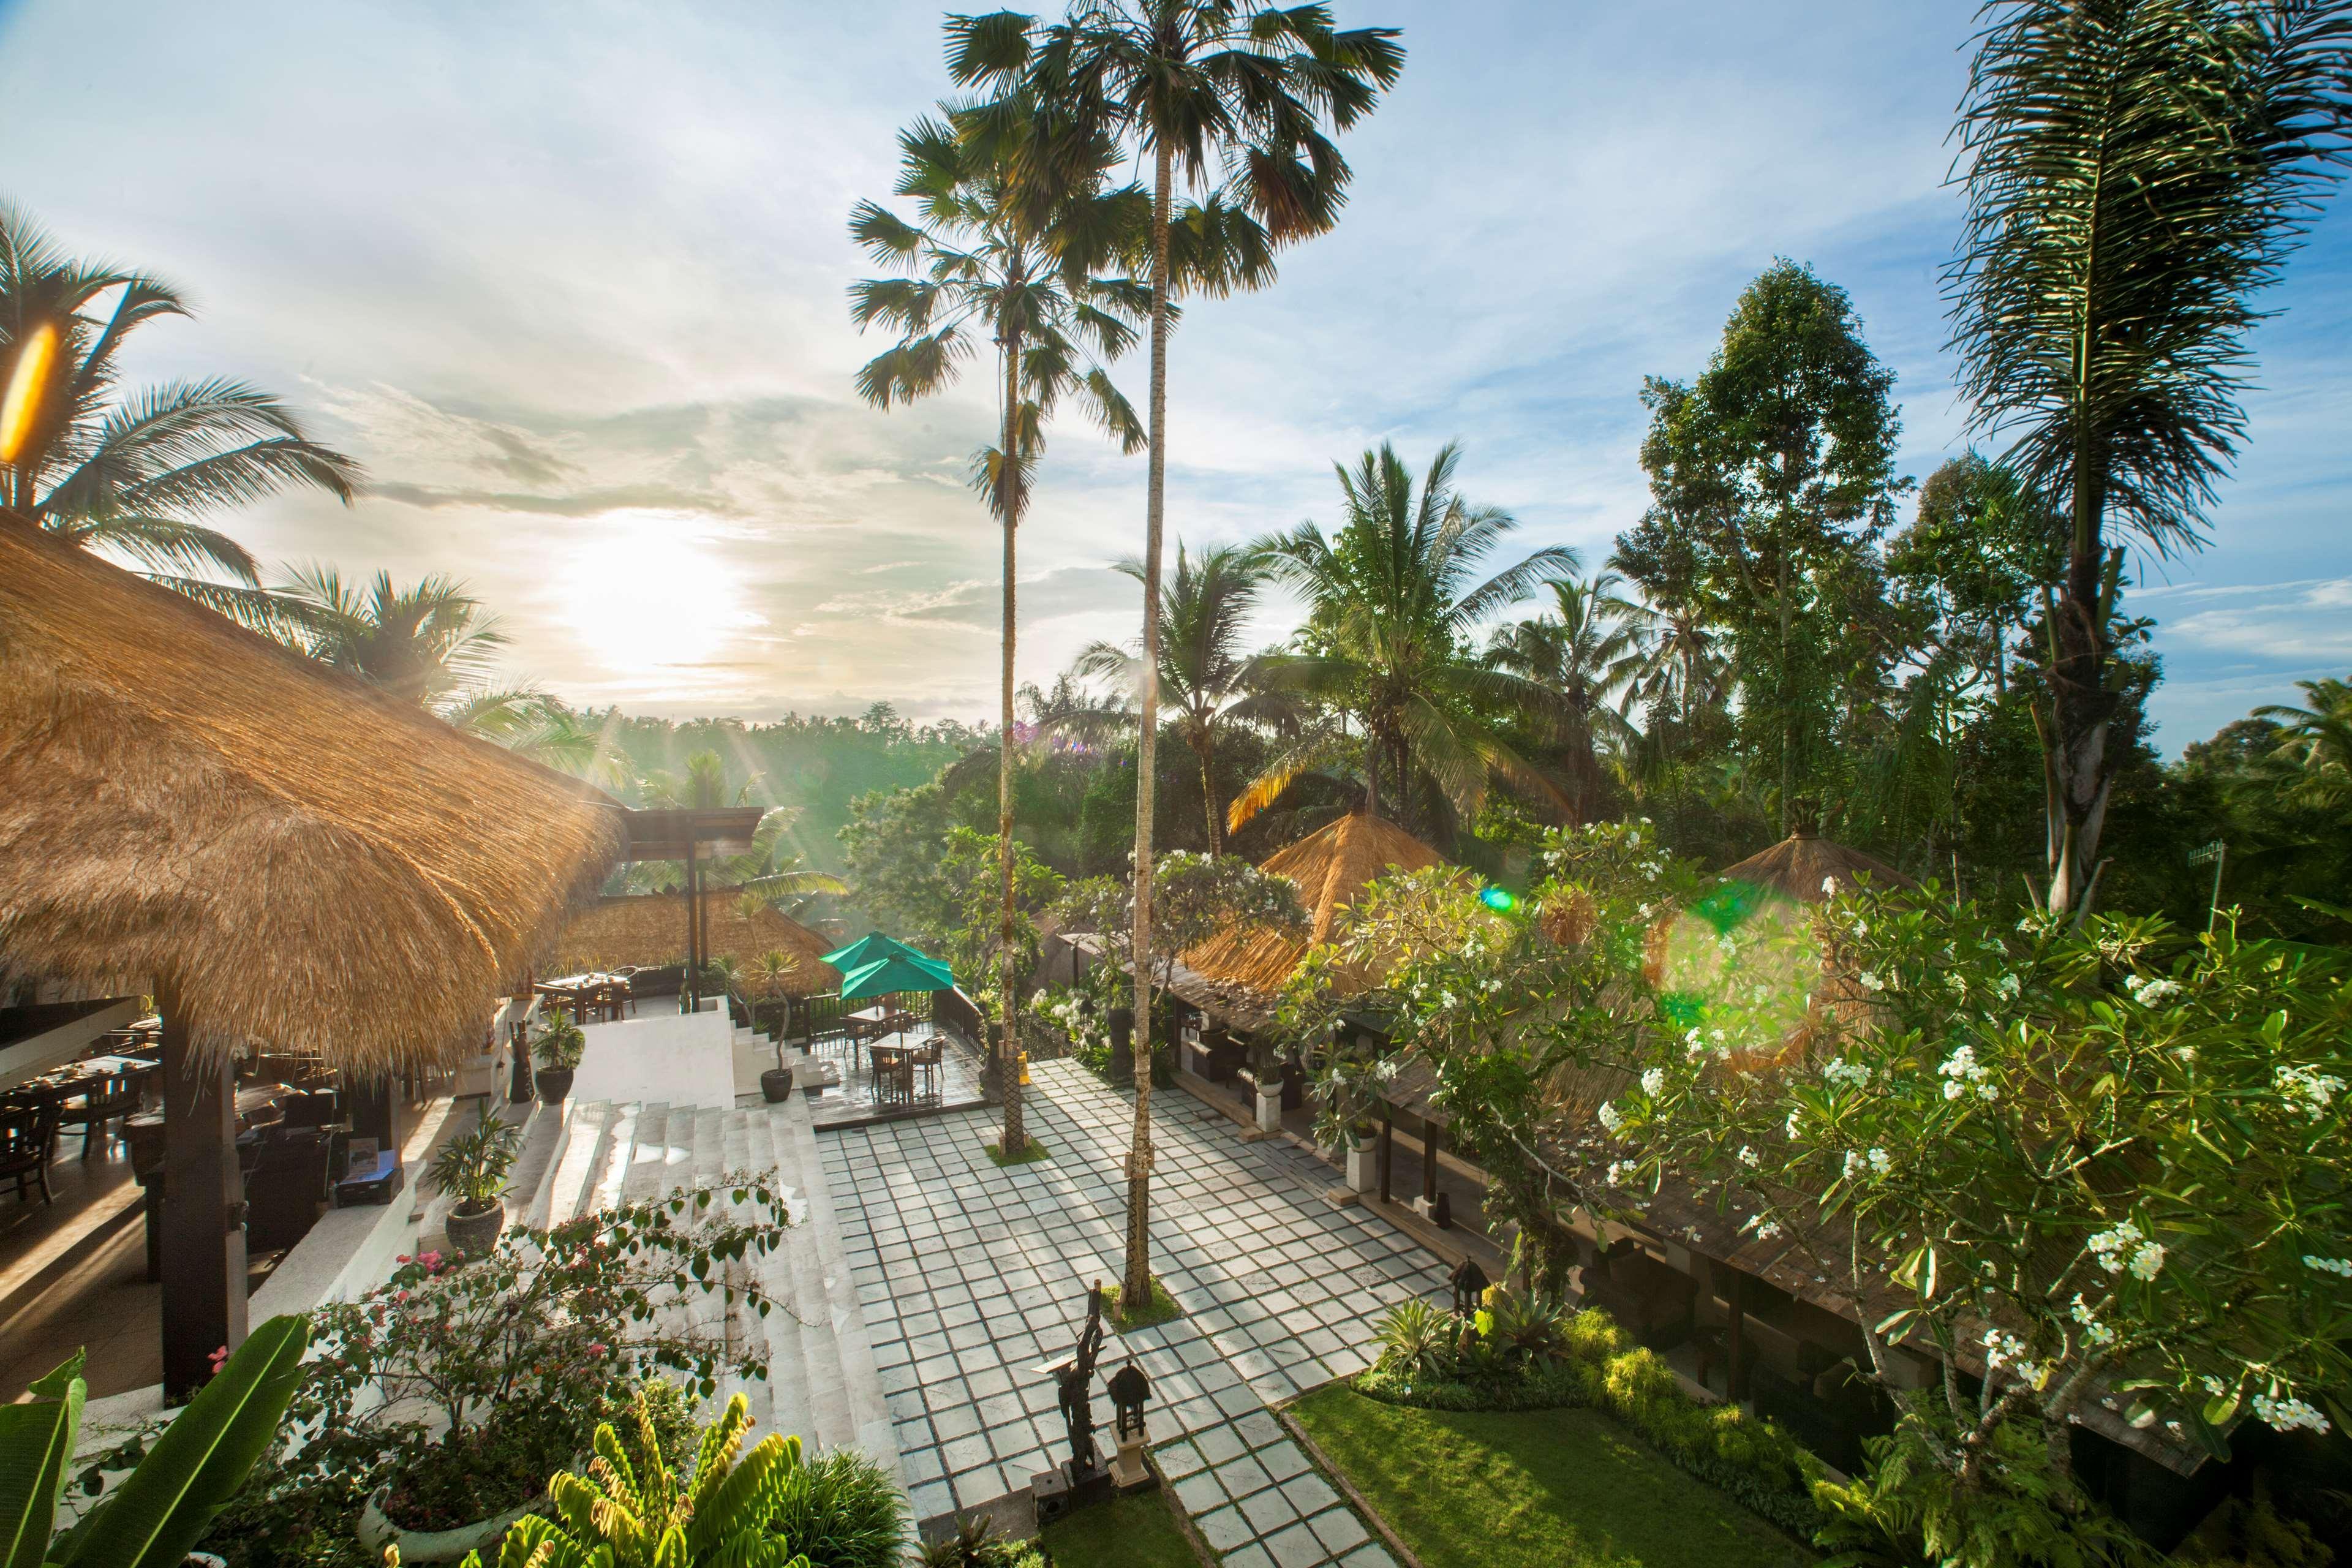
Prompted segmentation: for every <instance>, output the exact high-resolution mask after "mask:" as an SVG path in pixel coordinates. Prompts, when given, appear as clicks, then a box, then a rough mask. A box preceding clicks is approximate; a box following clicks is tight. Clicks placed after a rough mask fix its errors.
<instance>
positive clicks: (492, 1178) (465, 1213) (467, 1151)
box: [425, 1100, 522, 1253]
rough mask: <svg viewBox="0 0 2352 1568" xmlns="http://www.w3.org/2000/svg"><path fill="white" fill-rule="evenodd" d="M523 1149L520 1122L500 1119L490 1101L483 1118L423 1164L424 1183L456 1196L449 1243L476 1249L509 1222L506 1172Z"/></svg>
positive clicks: (483, 1246) (484, 1246)
mask: <svg viewBox="0 0 2352 1568" xmlns="http://www.w3.org/2000/svg"><path fill="white" fill-rule="evenodd" d="M521 1152H522V1124H521V1123H520V1122H519V1121H499V1119H498V1118H497V1117H495V1116H492V1115H491V1114H490V1107H489V1102H488V1100H485V1101H483V1102H482V1106H481V1118H480V1120H479V1121H476V1122H475V1123H474V1125H473V1126H472V1127H470V1128H468V1129H467V1130H466V1131H463V1132H460V1133H458V1134H457V1136H456V1137H454V1138H452V1139H450V1140H449V1141H448V1142H446V1143H444V1144H442V1145H441V1148H440V1151H439V1152H437V1153H436V1154H435V1155H434V1156H433V1159H432V1163H429V1164H427V1165H426V1166H425V1187H426V1188H427V1189H428V1190H429V1191H431V1192H434V1193H436V1194H440V1195H441V1196H443V1197H446V1198H455V1199H457V1204H456V1206H454V1207H452V1208H451V1209H450V1211H449V1216H448V1228H449V1245H450V1246H451V1247H455V1248H457V1250H458V1251H460V1252H467V1253H478V1252H481V1251H484V1250H485V1249H487V1248H488V1247H489V1245H490V1243H492V1242H494V1241H496V1240H497V1239H498V1238H499V1230H500V1229H501V1228H502V1227H503V1226H505V1225H506V1222H507V1211H506V1205H504V1204H503V1203H501V1202H500V1201H499V1200H500V1199H502V1198H504V1197H505V1196H506V1191H507V1173H508V1172H509V1171H511V1170H513V1169H514V1163H515V1160H516V1158H517V1156H519V1155H520V1153H521Z"/></svg>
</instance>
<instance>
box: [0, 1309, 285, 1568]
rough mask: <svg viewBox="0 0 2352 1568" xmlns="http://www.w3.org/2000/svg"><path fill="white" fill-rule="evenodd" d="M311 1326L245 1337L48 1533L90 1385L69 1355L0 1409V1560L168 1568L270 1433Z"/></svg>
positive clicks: (273, 1324)
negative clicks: (94, 1495) (83, 1505)
mask: <svg viewBox="0 0 2352 1568" xmlns="http://www.w3.org/2000/svg"><path fill="white" fill-rule="evenodd" d="M309 1348H310V1323H309V1322H308V1321H306V1320H304V1319H302V1318H299V1317H293V1316H287V1317H278V1318H272V1319H270V1320H269V1321H268V1322H266V1323H264V1324H262V1325H261V1326H260V1327H258V1328H257V1329H255V1330H254V1331H252V1333H250V1334H248V1335H247V1336H246V1341H245V1342H244V1343H243V1344H241V1345H239V1346H238V1347H237V1348H236V1351H235V1352H232V1353H230V1354H228V1355H227V1356H226V1358H225V1359H224V1361H223V1362H222V1364H221V1367H220V1370H219V1371H218V1372H216V1373H214V1374H213V1378H212V1381H211V1382H209V1383H207V1384H205V1386H204V1388H203V1389H202V1390H201V1391H199V1392H198V1394H196V1396H195V1398H194V1400H192V1401H191V1402H190V1403H189V1404H188V1406H187V1408H185V1409H184V1410H183V1411H181V1412H180V1413H179V1415H177V1416H175V1417H174V1418H173V1421H172V1423H171V1424H170V1425H169V1426H166V1427H164V1428H163V1433H162V1435H161V1436H158V1437H157V1438H156V1439H155V1440H154V1443H153V1445H152V1447H147V1448H145V1449H144V1450H143V1452H142V1454H141V1456H140V1457H139V1458H138V1460H137V1462H136V1464H135V1465H134V1466H133V1468H131V1473H130V1474H129V1475H128V1476H126V1477H125V1478H124V1479H123V1480H122V1481H121V1484H120V1485H119V1486H117V1487H116V1488H115V1489H114V1490H113V1491H112V1492H110V1493H109V1494H108V1495H107V1496H106V1497H105V1498H104V1499H102V1500H100V1501H99V1503H98V1504H97V1505H96V1506H95V1507H93V1508H91V1509H90V1510H89V1511H88V1512H87V1513H85V1514H83V1515H82V1516H81V1518H80V1519H79V1520H78V1521H76V1522H75V1523H74V1524H73V1525H72V1527H71V1528H69V1529H68V1530H67V1531H64V1532H63V1533H61V1534H55V1535H53V1534H52V1531H54V1529H55V1526H56V1522H57V1511H58V1503H59V1502H60V1500H62V1499H63V1497H64V1494H65V1485H66V1478H67V1474H68V1471H69V1470H70V1469H71V1468H72V1465H73V1459H74V1448H75V1445H76V1442H77V1440H78V1439H79V1436H80V1435H81V1414H82V1406H83V1405H84V1403H85V1402H86V1400H87V1399H88V1397H89V1385H88V1384H85V1383H84V1382H83V1381H82V1375H81V1371H82V1358H83V1353H84V1352H80V1351H76V1352H74V1353H73V1355H72V1357H71V1358H70V1359H69V1360H68V1361H67V1362H66V1363H64V1364H63V1365H61V1366H59V1367H58V1368H57V1369H56V1370H55V1371H53V1372H51V1373H49V1374H48V1375H47V1376H46V1377H42V1378H38V1379H36V1380H35V1381H34V1383H33V1384H32V1386H31V1388H30V1389H28V1390H27V1391H26V1397H25V1398H22V1399H20V1400H18V1401H16V1403H15V1404H12V1405H5V1406H0V1471H5V1475H6V1482H5V1486H0V1564H5V1565H6V1568H43V1565H44V1564H46V1565H47V1568H178V1565H179V1564H180V1563H182V1562H183V1561H184V1560H185V1558H186V1557H187V1554H188V1553H189V1552H191V1551H192V1550H194V1547H195V1544H196V1542H197V1541H198V1540H200V1539H201V1538H202V1537H203V1535H204V1533H205V1528H206V1527H207V1526H209V1525H210V1524H211V1523H212V1521H213V1518H214V1516H215V1514H217V1513H218V1512H219V1511H220V1510H221V1508H222V1507H223V1506H224V1505H225V1504H226V1503H227V1501H228V1500H229V1499H230V1498H231V1497H233V1496H235V1495H236V1491H237V1489H239V1488H241V1487H242V1486H244V1485H245V1479H246V1476H247V1472H249V1471H250V1470H251V1469H252V1468H253V1466H254V1462H255V1461H256V1460H257V1459H258V1458H260V1457H261V1455H262V1453H263V1451H264V1450H265V1449H267V1448H268V1447H269V1446H270V1443H271V1442H272V1441H273V1439H275V1437H276V1436H277V1435H278V1423H279V1422H280V1421H281V1420H283V1419H284V1417H285V1415H286V1408H287V1405H288V1404H289V1401H290V1400H291V1399H292V1398H293V1396H294V1390H295V1385H296V1384H298V1383H299V1381H300V1379H301V1376H302V1356H303V1352H305V1351H306V1350H308V1349H309Z"/></svg>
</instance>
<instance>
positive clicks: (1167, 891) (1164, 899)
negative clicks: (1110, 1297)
mask: <svg viewBox="0 0 2352 1568" xmlns="http://www.w3.org/2000/svg"><path fill="white" fill-rule="evenodd" d="M1134 898H1135V892H1134V889H1133V888H1131V887H1130V886H1129V884H1128V883H1127V882H1126V881H1125V880H1124V879H1120V878H1117V877H1089V878H1087V879H1086V880H1085V881H1083V882H1076V883H1074V884H1072V885H1071V887H1070V889H1069V890H1068V891H1067V892H1066V893H1064V894H1063V895H1062V897H1061V899H1060V900H1059V901H1057V902H1056V903H1055V906H1054V912H1055V918H1056V919H1057V920H1058V921H1060V922H1061V925H1062V928H1063V929H1064V930H1066V931H1088V932H1092V933H1093V934H1094V935H1095V936H1097V938H1098V939H1099V940H1100V941H1101V942H1102V944H1103V948H1104V951H1105V952H1106V954H1107V955H1108V957H1109V958H1110V960H1111V961H1112V962H1113V963H1116V964H1118V966H1119V967H1121V968H1127V969H1132V968H1135V967H1137V965H1136V963H1135V943H1134V929H1135V928H1134V922H1133V920H1132V916H1133V915H1134V913H1135V909H1134ZM1151 902H1152V908H1153V910H1155V911H1156V916H1155V918H1154V920H1153V922H1152V928H1151V930H1152V938H1151V949H1150V952H1149V953H1147V954H1146V955H1145V959H1144V964H1143V967H1145V968H1147V969H1149V970H1150V972H1151V973H1150V980H1151V982H1152V984H1156V985H1157V986H1158V987H1159V988H1160V989H1161V990H1163V991H1164V990H1166V989H1167V988H1168V985H1169V984H1170V982H1171V981H1172V980H1173V979H1174V978H1175V973H1176V961H1177V959H1178V958H1179V957H1181V955H1182V954H1183V953H1184V952H1186V951H1188V950H1189V949H1192V948H1194V947H1198V946H1199V945H1200V944H1201V943H1202V942H1206V941H1208V940H1209V939H1210V938H1211V937H1213V936H1215V935H1217V934H1218V933H1219V932H1221V931H1228V930H1230V929H1232V928H1233V927H1234V926H1238V925H1247V926H1256V927H1260V928H1263V929H1265V930H1267V931H1278V932H1283V933H1286V934H1296V933H1297V932H1298V931H1303V930H1305V929H1306V926H1307V910H1306V909H1305V908H1304V906H1302V905H1301V904H1300V903H1299V901H1298V884H1297V883H1296V882H1294V881H1292V880H1291V879H1289V878H1287V877H1281V876H1276V875H1275V874H1274V873H1272V872H1269V871H1262V870H1260V869H1258V868H1256V867H1255V866H1253V865H1251V864H1250V863H1249V862H1248V861H1247V860H1244V859H1243V858H1241V857H1240V856H1238V855H1195V854H1193V853H1192V851H1191V850H1189V849H1177V850H1171V852H1169V853H1168V854H1166V855H1163V856H1161V857H1160V861H1159V863H1158V864H1157V865H1156V866H1154V867H1153V868H1152V873H1151ZM1136 1026H1137V1027H1138V1029H1139V1030H1140V1031H1141V1034H1140V1036H1139V1038H1140V1039H1142V1040H1143V1041H1144V1044H1143V1045H1141V1046H1139V1047H1137V1050H1136V1056H1137V1058H1138V1060H1139V1061H1140V1060H1141V1059H1142V1058H1144V1057H1145V1056H1146V1055H1147V1054H1148V1052H1149V1048H1150V1031H1151V1025H1150V1020H1149V1019H1148V1018H1138V1020H1137V1023H1136ZM1138 1076H1139V1077H1143V1076H1147V1075H1144V1074H1139V1075H1138ZM1136 1299H1137V1300H1140V1299H1141V1298H1136Z"/></svg>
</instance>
